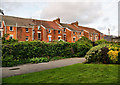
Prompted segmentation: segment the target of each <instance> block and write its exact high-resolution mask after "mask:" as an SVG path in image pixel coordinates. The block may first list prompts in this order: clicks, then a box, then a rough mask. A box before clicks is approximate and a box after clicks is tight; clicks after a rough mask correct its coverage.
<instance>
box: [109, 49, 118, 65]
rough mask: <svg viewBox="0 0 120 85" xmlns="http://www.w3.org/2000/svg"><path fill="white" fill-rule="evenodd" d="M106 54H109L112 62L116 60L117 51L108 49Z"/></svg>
mask: <svg viewBox="0 0 120 85" xmlns="http://www.w3.org/2000/svg"><path fill="white" fill-rule="evenodd" d="M108 55H109V58H110V60H111V61H112V63H116V62H118V51H113V50H110V51H109V52H108Z"/></svg>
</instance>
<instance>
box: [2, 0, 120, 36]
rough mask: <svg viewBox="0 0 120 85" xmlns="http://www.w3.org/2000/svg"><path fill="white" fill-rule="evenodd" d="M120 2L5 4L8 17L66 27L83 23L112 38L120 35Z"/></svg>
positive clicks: (16, 0) (9, 0)
mask: <svg viewBox="0 0 120 85" xmlns="http://www.w3.org/2000/svg"><path fill="white" fill-rule="evenodd" d="M118 1H119V0H1V1H0V9H3V10H4V13H5V15H9V16H16V17H23V18H33V19H39V20H49V21H52V20H54V19H56V18H58V17H59V18H60V20H61V22H62V23H69V24H70V23H72V22H75V21H78V22H79V25H80V26H85V27H91V28H95V29H97V30H99V31H100V32H102V33H104V34H108V28H109V29H110V34H111V35H115V36H117V35H118Z"/></svg>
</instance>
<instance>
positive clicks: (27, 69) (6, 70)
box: [2, 58, 85, 77]
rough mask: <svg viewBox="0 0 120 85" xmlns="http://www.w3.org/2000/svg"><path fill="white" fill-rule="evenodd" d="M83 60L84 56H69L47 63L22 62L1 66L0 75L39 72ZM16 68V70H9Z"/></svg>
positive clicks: (8, 75)
mask: <svg viewBox="0 0 120 85" xmlns="http://www.w3.org/2000/svg"><path fill="white" fill-rule="evenodd" d="M84 61H85V58H69V59H62V60H55V61H50V62H47V63H38V64H24V65H20V66H15V67H3V68H2V77H10V76H15V75H20V74H25V73H31V72H39V71H42V70H46V69H52V68H57V67H63V66H68V65H72V64H76V63H82V62H84ZM10 69H16V70H10Z"/></svg>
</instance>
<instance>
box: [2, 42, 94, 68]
mask: <svg viewBox="0 0 120 85" xmlns="http://www.w3.org/2000/svg"><path fill="white" fill-rule="evenodd" d="M91 47H92V46H91V45H89V44H85V43H83V42H81V43H80V42H79V43H78V42H76V43H68V42H57V43H44V42H39V41H31V42H19V43H15V44H9V45H7V44H6V45H3V46H2V59H3V65H5V66H8V65H7V64H5V63H8V62H12V61H14V60H18V61H20V60H21V61H22V60H27V59H29V58H30V59H32V58H35V57H48V58H49V57H55V56H61V57H68V56H69V57H84V56H85V54H86V52H87V51H88V50H89V49H90V48H91ZM6 61H8V62H6Z"/></svg>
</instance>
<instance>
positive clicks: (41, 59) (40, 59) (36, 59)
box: [30, 57, 49, 63]
mask: <svg viewBox="0 0 120 85" xmlns="http://www.w3.org/2000/svg"><path fill="white" fill-rule="evenodd" d="M48 61H49V60H48V58H46V57H41V58H38V57H36V58H32V59H30V62H31V63H42V62H48Z"/></svg>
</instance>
